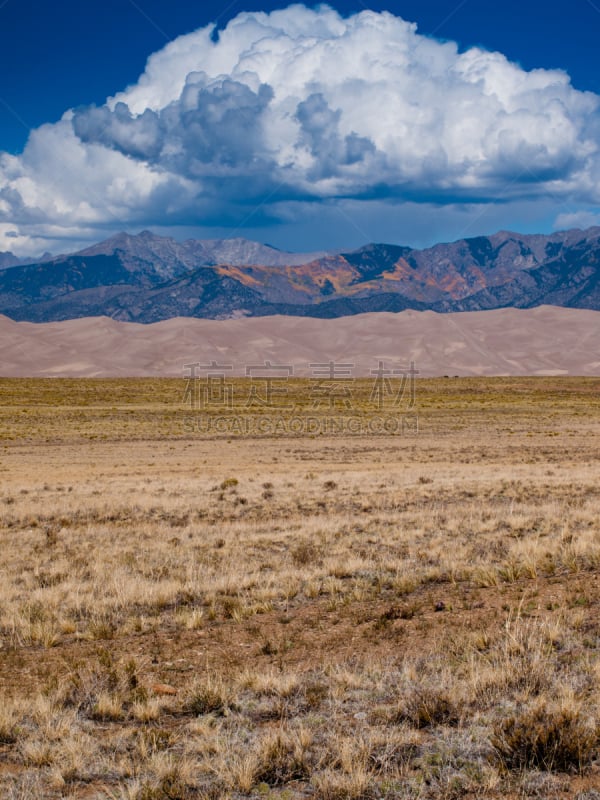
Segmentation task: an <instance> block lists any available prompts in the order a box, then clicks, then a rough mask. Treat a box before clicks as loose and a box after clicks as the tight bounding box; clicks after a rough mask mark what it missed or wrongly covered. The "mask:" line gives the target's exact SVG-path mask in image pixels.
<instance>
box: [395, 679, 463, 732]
mask: <svg viewBox="0 0 600 800" xmlns="http://www.w3.org/2000/svg"><path fill="white" fill-rule="evenodd" d="M458 720H459V715H458V710H457V708H456V705H455V704H454V702H453V701H452V700H451V698H450V697H449V695H448V694H447V693H446V692H445V691H443V690H441V689H437V688H434V687H428V686H420V687H415V688H413V689H411V690H409V691H408V692H407V693H406V694H405V695H404V696H403V697H402V698H401V702H400V708H399V710H398V714H397V716H396V721H397V722H410V723H411V724H412V725H414V726H415V727H416V728H428V727H430V726H433V725H456V724H457V723H458Z"/></svg>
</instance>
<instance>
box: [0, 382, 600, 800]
mask: <svg viewBox="0 0 600 800" xmlns="http://www.w3.org/2000/svg"><path fill="white" fill-rule="evenodd" d="M289 386H290V391H291V397H292V399H293V401H294V407H295V409H296V410H295V411H294V414H296V415H300V416H302V415H308V414H310V415H312V416H313V417H314V416H315V415H316V416H317V417H319V418H323V419H324V418H326V417H327V415H331V414H332V413H334V412H335V411H336V410H335V408H329V409H327V408H325V409H315V408H314V407H313V405H314V403H313V401H312V400H311V396H310V390H309V386H308V381H306V380H302V379H298V380H293V381H292V382H291V383H290V384H289ZM236 387H237V388H239V389H240V390H242V392H243V390H244V389H245V388H247V384H244V379H240V380H239V381H237V383H236ZM371 400H372V386H371V382H370V381H368V380H362V381H361V380H358V381H355V382H354V384H353V395H352V413H353V415H355V416H357V417H360V418H361V419H362V420H364V421H365V425H364V427H363V426H361V427H360V429H354V428H353V429H352V430H342V431H340V430H339V429H335V428H332V429H327V428H326V427H323V426H322V427H320V428H318V429H315V428H314V427H313V428H307V429H306V430H300V429H298V428H297V427H294V426H291V427H289V426H288V427H287V428H286V426H285V424H284V423H285V420H286V419H288V420H289V415H290V414H291V413H292V412H290V411H278V412H277V416H278V417H279V418H280V422H281V426H282V427H280V428H279V429H277V433H276V434H275V433H273V432H272V431H270V430H269V429H268V428H267V427H263V428H262V429H261V430H263V431H265V432H264V433H261V432H260V430H258V431H257V430H256V429H254V428H252V429H251V430H249V429H248V428H243V427H236V428H230V429H229V428H226V427H222V426H221V427H218V426H209V425H207V424H206V420H207V419H208V418H213V419H214V417H215V415H216V412H210V411H209V412H206V413H204V412H203V413H202V416H203V421H202V424H196V423H197V422H198V420H199V418H200V416H201V415H200V412H199V410H198V409H195V410H194V409H191V408H189V407H188V406H187V405H186V402H185V387H184V382H183V381H182V380H181V379H177V378H172V379H153V378H139V379H124V378H123V379H121V378H119V379H103V380H101V379H96V380H93V379H88V378H85V379H83V378H81V379H21V378H14V379H2V380H0V554H1V557H0V796H1V797H2V798H7V800H16V799H17V798H22V799H24V798H67V797H68V798H88V799H89V798H94V800H100V799H102V800H109V798H110V799H111V800H116V799H117V798H118V799H119V800H125V798H127V799H128V800H193V799H194V798H213V799H214V800H217V798H223V799H224V800H225V798H239V799H240V800H241V799H242V798H249V797H252V798H273V800H275V798H286V800H292V799H293V798H315V800H361V799H362V798H364V799H365V800H367V799H369V800H370V799H371V798H372V800H375V799H376V798H384V797H385V798H398V800H408V799H409V798H410V799H411V800H412V799H413V798H415V799H416V798H471V799H473V800H474V799H475V798H482V799H483V798H526V797H537V798H580V800H592V799H593V798H597V797H600V662H599V660H598V653H599V648H600V572H599V570H600V523H599V517H600V514H599V512H600V485H599V480H598V478H599V460H600V448H599V446H598V445H599V433H600V378H594V377H589V378H575V377H537V378H525V377H511V378H483V377H478V378H453V377H449V378H446V379H442V378H440V379H421V378H419V379H418V380H417V381H416V387H415V395H414V402H413V401H411V403H410V408H408V407H407V408H405V409H394V413H396V412H398V413H400V414H401V416H403V417H404V416H405V417H406V420H407V424H406V425H400V427H399V428H398V429H395V430H394V432H387V431H386V430H383V431H382V430H381V429H380V428H378V427H377V426H374V427H372V428H370V427H369V424H370V423H369V420H372V419H373V418H374V417H376V416H377V410H374V409H373V407H372V403H371ZM346 411H347V409H346V410H345V412H346ZM345 412H344V413H345ZM336 413H337V412H336ZM211 414H212V417H211ZM228 414H229V415H231V416H232V417H235V416H236V415H237V416H238V417H244V418H248V417H249V416H250V417H251V416H252V415H258V414H260V415H261V416H263V417H264V415H265V412H264V410H261V409H256V408H254V409H253V408H248V407H246V406H240V407H239V408H236V407H235V406H234V407H232V408H230V409H228ZM286 414H287V415H288V417H286ZM415 417H416V418H417V421H418V424H417V425H415ZM282 420H283V421H282ZM248 430H249V432H248ZM273 430H275V429H273Z"/></svg>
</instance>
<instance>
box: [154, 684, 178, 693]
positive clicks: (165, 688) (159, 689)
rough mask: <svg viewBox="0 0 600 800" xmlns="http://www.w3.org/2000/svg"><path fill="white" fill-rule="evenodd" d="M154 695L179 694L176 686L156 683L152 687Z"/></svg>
mask: <svg viewBox="0 0 600 800" xmlns="http://www.w3.org/2000/svg"><path fill="white" fill-rule="evenodd" d="M150 688H151V690H152V691H153V692H154V694H158V695H171V696H172V695H174V694H177V689H176V688H175V687H174V686H169V684H168V683H155V684H153V685H152V686H151V687H150Z"/></svg>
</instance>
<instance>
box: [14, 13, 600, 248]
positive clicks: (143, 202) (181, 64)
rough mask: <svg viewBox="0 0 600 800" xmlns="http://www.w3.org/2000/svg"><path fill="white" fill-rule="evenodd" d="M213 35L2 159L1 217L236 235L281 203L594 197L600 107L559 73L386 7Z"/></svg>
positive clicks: (243, 20)
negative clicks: (465, 46) (226, 228)
mask: <svg viewBox="0 0 600 800" xmlns="http://www.w3.org/2000/svg"><path fill="white" fill-rule="evenodd" d="M214 33H215V31H214V28H213V26H208V27H206V28H203V29H201V30H199V31H196V32H195V33H192V34H188V35H186V36H182V37H180V38H179V39H177V40H175V41H174V42H172V43H170V44H169V45H167V47H165V48H164V49H163V50H161V51H160V52H158V53H156V54H154V55H153V56H151V58H150V59H149V61H148V64H147V67H146V70H145V72H144V74H143V75H142V76H141V77H140V79H139V80H138V82H137V83H136V84H135V85H134V86H131V87H129V88H128V89H126V90H125V91H123V92H120V93H119V94H117V95H115V96H114V97H112V98H109V99H108V100H107V102H106V104H105V105H103V106H102V107H99V108H97V107H93V108H87V109H77V110H74V111H69V112H67V113H66V114H65V116H64V118H63V119H62V120H61V121H60V122H59V123H57V124H56V125H47V126H44V127H42V128H40V129H39V130H37V131H35V132H34V133H33V134H32V136H31V137H30V140H29V142H28V145H27V147H26V149H25V151H24V153H23V154H22V155H21V156H19V157H13V156H9V155H7V154H4V155H0V222H3V223H7V224H10V225H12V226H16V227H17V229H18V230H19V231H21V232H22V233H23V235H27V230H30V231H33V232H34V233H35V226H44V225H46V226H47V225H52V226H58V227H60V226H63V225H64V226H65V229H66V228H68V229H69V230H70V229H72V228H73V226H75V227H77V226H81V227H85V226H87V227H92V228H93V227H94V226H97V227H101V226H105V227H106V226H111V224H112V225H113V226H114V225H115V224H116V225H117V227H119V226H124V225H130V224H134V223H136V222H138V221H139V222H140V224H153V223H154V224H159V223H160V222H162V223H163V224H166V225H173V224H178V223H182V224H187V225H190V224H198V225H203V224H204V225H207V224H210V225H214V224H217V222H218V221H219V220H220V221H221V222H225V223H231V224H232V225H236V224H239V223H240V221H241V220H243V219H244V218H245V216H246V215H247V214H248V213H252V211H251V210H252V208H253V204H254V206H260V216H261V217H262V218H264V219H267V220H268V219H270V220H275V219H277V218H278V215H279V210H278V209H281V208H282V203H285V202H289V203H297V202H313V203H317V204H318V203H323V202H327V203H329V204H330V203H332V202H333V203H335V202H342V201H345V200H353V201H360V200H361V199H368V198H377V199H378V200H384V201H385V202H388V203H390V204H398V203H401V202H411V203H431V202H436V203H438V204H441V205H448V206H450V205H452V206H453V207H454V206H456V205H457V204H461V203H464V204H473V203H495V202H499V201H501V202H508V201H512V202H517V201H519V202H521V201H526V200H539V199H540V198H544V199H546V198H548V197H555V198H558V199H559V200H560V199H562V198H569V199H570V200H571V201H572V202H580V203H582V204H587V205H589V204H591V203H596V202H598V201H599V200H600V190H599V189H598V186H599V185H600V182H599V178H600V154H599V148H600V97H598V96H597V95H595V94H592V93H590V92H581V91H577V90H575V89H574V88H573V87H572V85H571V83H570V80H569V77H568V75H567V74H566V73H564V72H561V71H559V70H542V69H539V70H534V71H531V72H526V71H524V70H522V69H521V68H520V67H519V66H518V65H516V64H513V63H511V62H509V61H508V60H507V59H506V58H505V57H504V56H503V55H502V54H500V53H491V52H487V51H484V50H482V49H479V48H471V49H469V50H467V51H465V52H460V51H459V49H458V47H457V46H456V45H455V44H454V43H452V42H439V41H436V40H434V39H431V38H427V37H423V36H421V35H419V34H418V32H417V29H416V26H415V25H414V24H412V23H409V22H406V21H404V20H403V19H401V18H399V17H395V16H393V15H392V14H390V13H387V12H386V13H375V12H371V11H365V12H362V13H360V14H356V15H354V16H351V17H349V18H347V19H344V18H342V17H341V16H340V15H339V14H338V13H337V12H335V11H334V10H332V9H330V8H328V7H320V8H318V9H316V10H315V9H308V8H306V7H304V6H302V5H296V6H290V7H289V8H287V9H284V10H280V11H275V12H273V13H271V14H264V13H253V14H247V13H244V14H240V15H238V16H237V17H236V18H235V19H233V20H232V21H231V22H230V23H229V24H228V26H227V28H226V29H225V30H223V31H220V32H219V34H218V36H215V35H214ZM249 210H250V211H249ZM11 230H14V229H13V228H11ZM0 237H1V229H0ZM0 249H2V242H1V238H0Z"/></svg>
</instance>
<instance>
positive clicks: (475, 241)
mask: <svg viewBox="0 0 600 800" xmlns="http://www.w3.org/2000/svg"><path fill="white" fill-rule="evenodd" d="M255 262H257V263H255ZM544 304H550V305H557V306H563V307H573V308H587V309H596V310H597V309H600V227H594V228H590V229H588V230H579V229H572V230H569V231H561V232H557V233H553V234H549V235H544V234H518V233H513V232H510V231H499V232H498V233H496V234H492V235H491V236H476V237H471V238H468V239H459V240H457V241H455V242H450V243H441V244H436V245H433V246H432V247H429V248H424V249H416V248H411V247H408V246H402V245H392V244H383V243H372V244H367V245H364V246H363V247H361V248H358V249H357V250H352V251H348V252H344V251H342V252H335V253H322V252H319V253H306V254H290V253H284V252H282V251H279V250H276V249H275V248H272V247H270V246H268V245H261V244H259V243H256V242H251V241H249V240H245V239H239V238H238V239H231V240H218V239H216V240H215V239H212V240H194V239H188V240H186V241H184V242H178V241H176V240H175V239H172V238H169V237H161V236H157V235H155V234H153V233H151V232H150V231H143V232H142V233H140V234H137V235H131V234H127V233H120V234H117V235H115V236H112V237H110V238H109V239H107V240H105V241H103V242H99V243H98V244H96V245H92V246H90V247H87V248H85V249H83V250H80V251H78V252H76V253H73V254H70V255H63V256H56V257H53V258H51V259H50V260H41V261H38V262H33V263H29V264H23V263H20V264H17V265H13V266H9V267H7V268H5V269H2V270H0V313H1V314H5V315H6V316H8V317H10V318H12V319H15V320H24V321H32V322H50V321H59V320H64V319H76V318H81V317H89V316H102V315H105V316H108V317H111V318H113V319H117V320H122V321H131V322H143V323H151V322H157V321H160V320H162V319H169V318H172V317H177V316H184V317H198V318H207V319H228V318H236V317H243V316H249V317H251V316H271V315H274V314H283V315H292V316H301V317H302V316H312V317H319V318H335V317H341V316H349V315H353V314H359V313H367V312H371V311H393V312H398V311H403V310H405V309H414V310H417V311H423V310H426V309H431V310H433V311H436V312H440V313H451V312H456V311H479V310H491V309H494V308H503V307H511V306H512V307H515V308H531V307H534V306H538V305H544Z"/></svg>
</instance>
